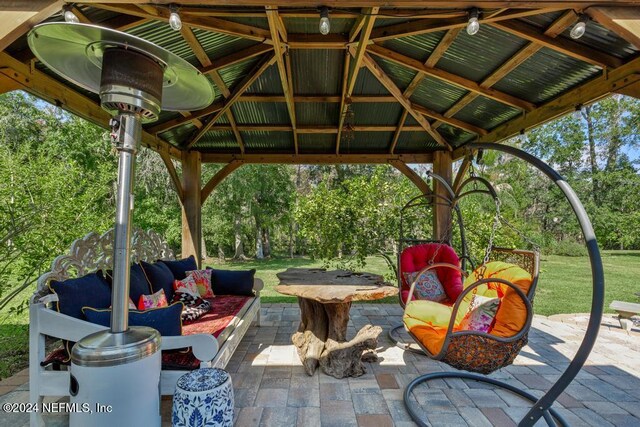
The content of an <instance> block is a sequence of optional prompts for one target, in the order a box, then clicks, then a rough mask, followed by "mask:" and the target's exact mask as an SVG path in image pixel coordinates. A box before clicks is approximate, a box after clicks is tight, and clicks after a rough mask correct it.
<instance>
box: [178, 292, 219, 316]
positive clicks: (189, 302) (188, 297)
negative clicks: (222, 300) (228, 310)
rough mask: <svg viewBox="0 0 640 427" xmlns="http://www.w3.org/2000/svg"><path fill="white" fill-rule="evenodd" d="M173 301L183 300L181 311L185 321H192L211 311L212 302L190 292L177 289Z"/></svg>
mask: <svg viewBox="0 0 640 427" xmlns="http://www.w3.org/2000/svg"><path fill="white" fill-rule="evenodd" d="M173 302H174V303H176V302H181V303H182V304H183V305H184V307H183V309H182V313H181V318H182V321H183V322H192V321H194V320H196V319H198V318H200V317H202V316H204V315H205V314H206V313H208V312H209V311H211V303H210V302H209V301H207V300H205V299H202V298H200V297H199V296H197V295H194V294H192V293H190V292H181V291H179V290H176V292H175V293H174V294H173Z"/></svg>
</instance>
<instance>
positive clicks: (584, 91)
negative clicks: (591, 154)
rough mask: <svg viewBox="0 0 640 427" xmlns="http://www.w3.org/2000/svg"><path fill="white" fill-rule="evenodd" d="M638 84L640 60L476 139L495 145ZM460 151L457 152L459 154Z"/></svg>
mask: <svg viewBox="0 0 640 427" xmlns="http://www.w3.org/2000/svg"><path fill="white" fill-rule="evenodd" d="M639 81H640V57H639V58H635V59H633V60H631V61H629V62H628V63H626V64H625V65H623V66H621V67H618V68H616V69H613V70H611V71H609V72H608V73H603V74H602V75H601V76H600V77H598V78H596V79H594V80H591V81H590V82H588V83H585V84H583V85H581V86H578V87H577V88H575V89H572V90H570V91H569V92H566V93H564V94H563V95H561V96H559V97H557V98H555V99H553V100H551V101H549V102H547V103H546V104H544V105H542V106H540V108H538V109H536V110H535V111H532V112H531V113H528V114H524V115H522V116H518V117H517V118H515V119H513V120H510V121H508V122H506V123H504V124H502V125H500V126H498V127H497V128H495V129H493V130H492V131H491V132H489V133H488V134H487V135H485V136H483V137H481V138H479V141H480V142H497V141H501V140H503V139H506V138H509V137H511V136H514V135H517V134H519V133H520V132H523V131H526V130H528V129H531V128H533V127H535V126H538V125H540V124H542V123H545V122H547V121H549V120H552V119H555V118H556V117H559V116H562V115H563V114H566V113H568V112H570V111H574V110H575V109H576V108H579V107H581V106H583V105H586V104H590V103H592V102H595V101H597V100H598V99H601V98H603V97H605V96H606V95H608V94H610V93H612V92H619V91H621V90H624V88H625V87H629V86H631V85H635V84H637V83H638V82H639ZM462 152H463V149H460V150H456V154H457V155H461V153H462Z"/></svg>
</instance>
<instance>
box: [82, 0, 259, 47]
mask: <svg viewBox="0 0 640 427" xmlns="http://www.w3.org/2000/svg"><path fill="white" fill-rule="evenodd" d="M92 6H93V7H97V8H99V9H105V10H110V11H112V12H119V13H125V14H127V15H133V16H139V17H141V18H149V19H155V20H166V19H169V13H170V12H169V9H164V8H162V9H161V8H156V7H154V6H147V7H151V8H153V10H155V12H154V13H151V10H152V9H147V10H142V9H140V8H138V7H135V6H134V5H131V4H129V5H127V4H105V3H102V4H92ZM180 18H181V20H182V23H183V24H185V25H188V26H190V27H196V28H200V29H202V30H207V31H214V32H216V33H222V34H228V35H231V36H236V37H242V38H245V39H249V40H255V41H258V42H269V43H270V42H271V41H270V34H269V31H268V30H265V29H262V28H258V27H252V26H250V25H245V24H238V23H236V22H232V21H227V20H224V19H219V18H213V17H206V16H198V15H189V14H186V13H182V14H180Z"/></svg>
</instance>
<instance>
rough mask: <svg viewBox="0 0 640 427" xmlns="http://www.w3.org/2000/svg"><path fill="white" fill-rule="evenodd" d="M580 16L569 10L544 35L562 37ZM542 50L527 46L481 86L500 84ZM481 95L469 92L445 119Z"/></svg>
mask: <svg viewBox="0 0 640 427" xmlns="http://www.w3.org/2000/svg"><path fill="white" fill-rule="evenodd" d="M577 18H578V15H576V13H575V12H574V11H573V10H569V11H567V12H565V13H564V14H562V16H560V17H559V18H558V19H556V20H555V21H554V22H553V23H552V24H551V25H550V26H549V28H547V29H546V31H545V32H544V34H545V35H546V36H549V37H557V36H558V35H560V34H561V33H562V32H563V31H564V30H565V29H567V28H568V27H569V26H570V25H572V24H574V23H575V21H576V19H577ZM540 49H542V45H540V44H537V43H534V42H529V43H528V44H527V45H526V46H524V47H523V48H521V49H520V50H519V51H518V52H517V53H516V54H515V55H513V56H512V57H511V58H509V59H508V60H507V61H506V62H505V63H503V64H502V65H500V66H499V67H498V68H497V69H496V70H495V71H493V72H492V73H491V74H489V75H488V76H487V77H486V78H485V79H484V80H483V81H482V82H481V83H480V86H481V87H484V88H489V87H491V86H493V85H494V84H496V83H498V82H499V81H500V80H502V78H503V77H505V76H506V75H507V74H509V73H510V72H511V71H513V70H515V69H516V68H517V67H518V66H519V65H520V64H522V63H523V62H524V61H526V60H527V59H529V58H530V57H531V56H533V55H534V54H535V53H536V52H538V51H539V50H540ZM478 96H479V95H478V94H477V93H476V92H469V93H467V94H466V95H465V96H463V97H462V98H461V99H460V100H459V101H458V102H456V103H455V104H454V105H452V106H451V107H450V108H449V109H448V110H447V111H446V112H445V113H444V116H445V117H453V116H454V115H455V114H456V113H457V112H458V111H460V110H462V109H463V108H464V107H466V106H467V105H469V104H470V103H471V102H473V100H475V99H476V98H477V97H478ZM442 123H445V121H444V120H438V121H436V122H435V123H434V124H433V127H434V128H435V129H437V128H438V127H439V126H440V125H441V124H442Z"/></svg>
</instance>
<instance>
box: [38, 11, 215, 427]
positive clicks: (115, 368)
mask: <svg viewBox="0 0 640 427" xmlns="http://www.w3.org/2000/svg"><path fill="white" fill-rule="evenodd" d="M28 41H29V47H30V48H31V50H32V51H33V53H34V55H35V56H36V57H37V58H38V59H39V60H40V61H42V63H43V64H45V65H46V66H47V67H48V68H49V69H50V70H52V71H53V72H54V73H57V74H59V75H61V76H62V77H64V78H65V79H67V80H69V81H70V82H71V83H73V84H75V85H77V86H79V87H81V88H83V89H86V90H88V91H90V92H93V93H98V94H99V96H100V103H101V106H102V108H104V109H105V110H107V111H108V112H109V113H111V115H112V116H113V118H112V119H111V121H110V123H109V125H110V127H111V139H112V141H113V143H114V144H115V147H116V150H117V151H118V156H119V158H118V185H117V199H116V222H115V228H114V231H115V233H114V242H113V287H112V297H111V298H112V315H111V329H110V330H106V331H103V332H98V333H95V334H91V335H88V336H87V337H85V338H83V339H82V340H80V341H79V342H78V343H77V344H76V345H75V346H74V347H73V350H72V354H71V359H72V364H71V384H70V394H71V402H72V403H78V404H80V405H81V406H78V407H77V409H78V411H74V412H72V413H71V414H70V420H69V421H70V425H72V426H80V425H83V426H84V425H92V426H111V425H116V424H117V425H143V424H144V425H160V390H159V385H160V334H159V333H158V332H157V331H156V330H155V329H151V328H146V327H129V325H128V317H129V309H128V300H129V268H130V267H129V266H130V236H131V210H132V207H133V195H132V193H133V182H134V172H135V157H136V152H137V150H138V147H139V142H140V138H141V133H142V123H146V122H152V121H155V120H157V119H158V115H159V114H160V110H161V109H164V110H169V111H176V110H178V111H179V110H195V109H200V108H204V107H206V106H207V105H209V104H210V103H211V102H212V101H213V87H212V86H211V84H210V83H209V81H208V79H207V78H206V77H205V76H204V75H202V74H201V73H200V72H199V71H198V70H197V69H196V68H194V67H193V66H192V65H191V64H189V63H188V62H186V61H185V60H183V59H181V58H180V57H178V56H176V55H174V54H172V53H170V52H168V51H167V50H165V49H163V48H161V47H159V46H157V45H155V44H153V43H150V42H148V41H146V40H143V39H141V38H138V37H134V36H131V35H129V34H126V33H122V32H119V31H114V30H110V29H107V28H102V27H99V26H95V25H85V24H75V23H47V24H42V25H38V26H36V27H34V28H33V30H31V32H30V33H29V36H28ZM85 409H86V410H87V411H86V412H85Z"/></svg>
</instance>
